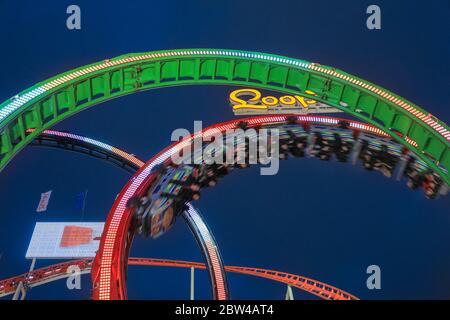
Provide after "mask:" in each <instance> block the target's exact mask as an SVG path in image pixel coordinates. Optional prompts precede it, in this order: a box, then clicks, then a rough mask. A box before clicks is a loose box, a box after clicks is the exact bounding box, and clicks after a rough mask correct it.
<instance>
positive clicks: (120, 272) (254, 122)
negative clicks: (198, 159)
mask: <svg viewBox="0 0 450 320" xmlns="http://www.w3.org/2000/svg"><path fill="white" fill-rule="evenodd" d="M289 117H292V115H273V116H259V117H251V118H246V119H239V120H232V121H229V122H224V123H220V124H216V125H213V126H211V127H208V128H206V129H204V130H202V132H200V133H195V134H194V135H192V136H190V137H187V138H185V139H183V140H182V141H180V142H176V143H174V144H173V145H171V146H169V147H167V148H166V149H164V150H163V151H161V152H160V153H158V154H157V155H156V156H155V157H153V158H152V159H150V160H149V161H148V162H147V163H146V164H145V165H144V166H142V167H141V168H140V169H139V170H138V171H137V172H136V174H134V176H133V177H132V178H131V180H130V181H129V182H128V183H127V184H126V186H125V187H124V188H123V189H122V191H121V192H120V194H119V195H118V196H117V198H116V200H115V202H114V204H113V206H112V208H111V210H110V213H109V215H108V218H107V221H106V224H105V229H104V232H103V236H102V240H101V243H100V249H99V251H98V253H97V256H96V258H95V260H94V262H93V266H92V282H93V298H94V299H100V300H108V299H126V298H127V294H126V277H125V273H126V261H127V259H128V253H129V249H130V245H131V242H132V238H133V232H132V231H131V230H130V224H131V221H132V211H131V210H130V208H127V202H128V200H129V199H130V198H131V197H133V196H142V195H143V193H144V192H145V190H146V189H147V188H148V186H149V185H151V184H152V182H153V180H154V178H155V176H156V175H155V174H153V173H151V172H152V168H154V167H155V166H157V165H160V164H163V163H166V164H167V163H169V160H170V156H171V155H172V154H174V153H175V152H178V151H179V150H181V149H182V148H183V147H184V146H186V145H189V144H190V143H191V141H192V139H193V138H194V137H199V136H203V137H208V136H210V135H212V134H214V133H217V132H224V131H226V130H227V129H233V128H235V127H236V125H238V123H240V122H242V121H245V122H247V123H248V126H249V127H253V126H258V125H264V124H281V123H286V121H287V120H288V119H289ZM295 117H296V120H297V121H298V122H308V123H313V124H319V125H324V126H338V125H339V122H340V120H343V119H336V118H331V117H319V116H295ZM344 121H346V122H347V123H349V128H352V129H357V130H360V131H362V132H366V133H369V134H372V135H378V136H381V137H384V138H386V137H389V136H388V135H387V134H386V133H385V132H383V131H381V130H379V129H377V128H375V127H373V126H371V125H366V124H363V123H359V122H356V121H350V120H344Z"/></svg>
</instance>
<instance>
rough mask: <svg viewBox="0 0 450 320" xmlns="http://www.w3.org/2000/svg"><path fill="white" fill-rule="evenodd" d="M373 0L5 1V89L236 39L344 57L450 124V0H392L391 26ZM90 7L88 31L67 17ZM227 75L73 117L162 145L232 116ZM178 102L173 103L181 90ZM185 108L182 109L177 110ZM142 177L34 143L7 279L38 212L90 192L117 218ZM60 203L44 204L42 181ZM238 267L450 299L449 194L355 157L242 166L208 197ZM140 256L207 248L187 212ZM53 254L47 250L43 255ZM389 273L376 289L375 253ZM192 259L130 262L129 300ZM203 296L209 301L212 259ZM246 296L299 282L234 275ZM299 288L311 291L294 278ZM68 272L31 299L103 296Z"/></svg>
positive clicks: (102, 212)
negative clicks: (73, 287) (147, 54)
mask: <svg viewBox="0 0 450 320" xmlns="http://www.w3.org/2000/svg"><path fill="white" fill-rule="evenodd" d="M372 2H373V1H345V2H343V1H323V0H316V1H300V0H296V1H283V0H278V1H242V0H241V1H221V2H220V4H218V3H219V2H217V1H206V0H205V1H121V2H112V1H95V3H94V1H70V2H69V1H58V2H55V1H41V2H40V3H39V4H38V3H37V2H36V1H4V0H3V1H0V40H1V42H2V50H1V51H0V58H1V59H0V68H1V77H0V101H3V100H5V99H7V98H9V97H11V96H12V95H14V94H16V93H17V92H19V91H21V90H23V89H25V88H27V87H29V86H31V85H33V84H34V83H36V82H38V81H41V80H44V79H46V78H48V77H50V76H52V75H55V74H58V73H60V72H63V71H66V70H69V69H72V68H74V67H78V66H82V65H85V64H88V63H91V62H94V61H98V60H102V59H105V58H108V57H114V56H117V55H120V54H124V53H130V52H142V51H151V50H159V49H169V48H190V47H207V48H232V49H244V50H254V51H262V52H269V53H277V54H280V55H286V56H290V57H295V58H301V59H305V60H309V61H313V62H320V63H322V64H325V65H331V66H335V67H338V68H341V69H343V70H345V71H347V72H350V73H353V74H356V75H358V76H360V77H362V78H364V79H367V80H370V81H372V82H374V83H376V84H379V85H381V86H384V87H386V88H388V89H390V90H392V91H394V92H395V93H398V94H400V95H401V96H404V97H406V98H407V99H409V100H411V101H414V102H415V103H417V104H418V105H420V106H422V107H424V108H425V109H426V110H428V111H430V112H431V113H433V114H434V115H436V116H438V117H439V118H440V119H442V120H443V121H445V122H446V123H449V122H450V110H449V109H448V101H449V100H450V92H449V85H450V80H449V71H450V70H449V66H450V47H449V41H448V40H449V31H448V30H450V25H449V24H450V4H449V2H448V0H434V1H428V2H426V5H419V4H418V3H417V2H411V1H395V2H394V1H380V0H377V1H375V2H374V3H376V4H378V5H379V6H380V7H381V10H382V30H380V31H369V30H368V29H367V28H366V27H365V20H366V14H365V10H366V8H367V6H368V5H370V4H372ZM70 4H78V5H79V6H80V7H81V11H82V30H80V31H69V30H67V29H66V27H65V20H66V17H67V15H66V14H65V11H66V7H67V6H68V5H70ZM229 91H230V88H227V87H208V88H207V90H205V88H204V87H179V88H166V89H159V90H153V91H147V92H144V93H139V94H136V95H131V96H127V97H123V98H119V99H116V100H113V101H110V102H107V103H105V104H102V105H100V106H96V107H95V108H92V109H90V110H87V111H85V112H82V113H80V114H77V115H75V116H73V117H71V118H70V119H67V120H66V121H64V122H62V123H60V124H58V125H57V126H56V127H55V129H61V130H69V131H72V132H74V133H79V134H83V135H86V136H89V137H92V138H95V139H98V140H102V141H105V142H107V143H110V144H113V145H116V146H119V147H121V148H123V149H125V150H128V151H130V152H133V153H135V154H136V155H138V156H140V157H141V158H143V159H148V158H150V157H151V156H152V155H153V154H155V153H156V152H157V151H159V150H160V149H162V148H163V147H165V146H166V145H168V143H169V140H170V134H171V132H172V130H173V129H174V128H179V127H183V128H190V129H192V127H193V120H203V121H204V123H205V124H206V125H209V124H213V123H215V122H219V121H224V120H228V119H232V118H233V117H234V116H233V114H232V112H231V110H230V108H229V106H228V99H227V94H228V93H229ZM167 101H171V103H167ZM175 111H176V112H175ZM128 178H129V175H128V174H126V173H125V172H124V171H121V170H119V169H117V168H116V167H113V166H111V165H109V164H106V163H104V162H101V161H99V160H96V159H90V158H88V157H85V156H82V155H77V154H72V153H67V152H64V151H60V150H48V149H37V148H26V149H25V150H24V151H22V152H21V153H20V154H19V155H18V156H17V157H16V158H15V159H14V160H13V162H11V163H10V164H9V165H8V166H7V167H6V169H4V170H3V172H1V174H0V202H1V211H2V213H1V215H2V216H1V227H0V252H3V257H2V259H1V260H0V278H5V277H8V276H12V275H15V274H18V273H21V272H24V271H26V270H27V268H28V266H29V261H26V260H25V259H24V256H25V252H26V249H27V246H28V241H29V239H30V237H31V233H32V230H33V228H34V224H35V222H36V221H78V220H79V219H80V216H79V214H78V213H77V212H75V210H74V209H73V201H74V197H75V195H76V193H78V192H80V191H82V190H84V189H89V196H88V200H87V210H86V215H85V219H84V220H85V221H103V220H104V219H105V217H106V214H107V212H108V211H109V208H110V206H111V204H112V201H113V200H114V197H115V195H116V194H117V193H118V192H119V191H120V189H121V188H122V186H123V185H124V184H125V182H126V181H127V179H128ZM50 189H52V190H53V195H52V199H51V202H50V206H49V210H48V211H47V212H46V213H44V214H37V213H35V209H36V206H37V203H38V200H39V195H40V193H41V192H44V191H47V190H50ZM197 206H198V207H199V208H200V210H201V212H202V213H203V215H204V217H205V218H206V219H207V221H208V223H209V225H210V227H211V228H212V230H213V231H214V234H215V237H216V239H217V241H218V242H219V244H220V248H221V251H222V255H223V258H224V260H225V263H226V264H231V265H243V266H254V267H262V268H272V269H275V270H281V271H286V272H291V273H296V274H301V275H305V276H309V277H311V278H315V279H318V280H321V281H324V282H327V283H329V284H332V285H336V286H338V287H339V288H342V289H344V290H347V291H349V292H351V293H353V294H355V295H357V296H359V297H361V298H363V299H394V298H401V299H409V298H414V299H416V298H425V299H429V298H440V299H443V298H447V299H448V298H450V294H449V291H448V286H449V283H450V271H449V270H450V254H449V252H450V233H449V230H450V199H449V197H447V198H441V199H439V200H437V201H427V200H426V199H425V198H424V197H423V195H422V194H421V193H419V192H411V191H409V190H408V189H407V188H406V186H405V185H404V183H403V182H402V183H399V182H396V181H394V180H387V179H385V178H383V177H382V176H381V175H380V174H377V173H369V172H366V171H364V170H363V169H362V168H361V167H353V166H351V165H349V164H339V163H326V164H325V163H323V162H319V161H317V160H312V159H305V160H290V161H287V162H283V165H282V167H281V170H280V172H279V174H278V175H276V176H272V177H267V176H260V175H259V170H258V169H257V168H251V169H248V170H244V171H240V172H239V174H236V173H234V174H232V175H230V176H229V177H227V178H226V179H224V180H222V181H221V182H220V183H219V185H218V186H217V187H216V188H215V189H212V190H207V191H206V192H204V197H203V198H202V199H201V201H200V202H199V203H198V204H197ZM132 255H133V256H146V257H159V258H172V259H186V260H195V261H200V260H201V255H200V253H199V250H198V249H197V247H196V243H195V241H194V239H193V237H192V236H191V235H190V233H189V231H188V228H187V226H186V225H185V224H184V223H183V222H181V221H180V222H179V223H177V224H176V226H175V227H174V230H173V231H172V232H170V233H169V234H167V235H165V236H164V237H162V238H161V239H159V240H157V241H151V240H147V241H144V240H142V239H137V240H136V242H135V244H134V247H133V250H132ZM50 262H52V261H39V262H38V267H39V266H44V265H45V264H47V263H50ZM371 264H377V265H379V266H380V267H381V270H382V289H381V290H378V291H369V290H368V289H367V288H366V285H365V282H366V278H367V275H366V273H365V270H366V268H367V266H368V265H371ZM188 274H189V271H188V270H178V269H177V270H174V269H163V268H146V267H130V270H129V281H128V292H129V297H130V298H139V299H145V298H152V299H156V298H160V299H182V298H187V297H188V294H189V278H188ZM197 274H198V278H197V279H198V281H197V295H198V297H200V298H209V297H210V292H209V287H208V286H209V283H208V281H207V277H206V273H205V272H197ZM229 280H230V291H231V295H232V297H233V298H237V299H239V298H240V299H249V298H256V299H278V298H281V297H282V296H283V295H284V292H285V287H284V286H282V285H279V284H276V283H273V282H270V281H267V280H259V279H254V278H250V277H247V276H241V275H230V276H229ZM294 293H295V296H296V297H298V298H304V299H306V298H311V296H309V295H304V294H302V293H300V292H299V291H298V290H295V292H294ZM89 295H90V290H89V278H88V277H85V279H84V282H83V290H81V291H76V292H75V291H71V292H69V291H68V290H67V289H65V282H64V281H60V282H59V283H55V284H51V285H48V286H44V287H40V288H35V289H33V290H32V291H30V293H29V297H30V298H33V299H44V298H62V299H73V298H79V299H87V298H89Z"/></svg>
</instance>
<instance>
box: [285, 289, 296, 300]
mask: <svg viewBox="0 0 450 320" xmlns="http://www.w3.org/2000/svg"><path fill="white" fill-rule="evenodd" d="M284 300H294V292H293V291H292V287H291V286H290V285H288V286H287V290H286V295H285V297H284Z"/></svg>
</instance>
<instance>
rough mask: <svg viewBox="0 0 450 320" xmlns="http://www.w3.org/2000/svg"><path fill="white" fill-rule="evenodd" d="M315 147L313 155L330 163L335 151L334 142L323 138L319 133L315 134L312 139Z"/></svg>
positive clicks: (312, 151)
mask: <svg viewBox="0 0 450 320" xmlns="http://www.w3.org/2000/svg"><path fill="white" fill-rule="evenodd" d="M312 143H313V147H312V150H311V155H312V156H314V157H317V158H319V159H320V160H325V161H328V160H330V159H331V153H332V151H333V145H334V143H333V141H331V140H328V139H326V138H324V137H323V136H322V134H320V133H319V132H315V133H314V136H313V139H312Z"/></svg>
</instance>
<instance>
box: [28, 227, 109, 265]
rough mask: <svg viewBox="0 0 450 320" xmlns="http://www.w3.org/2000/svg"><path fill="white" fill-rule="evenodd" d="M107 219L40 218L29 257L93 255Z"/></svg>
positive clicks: (34, 232) (52, 257)
mask: <svg viewBox="0 0 450 320" xmlns="http://www.w3.org/2000/svg"><path fill="white" fill-rule="evenodd" d="M103 226H104V222H37V223H36V226H35V227H34V231H33V236H32V237H31V241H30V245H29V246H28V250H27V253H26V256H25V257H26V258H27V259H32V258H39V259H73V258H93V257H95V253H96V252H97V250H98V247H99V243H100V238H101V236H102V232H103Z"/></svg>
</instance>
